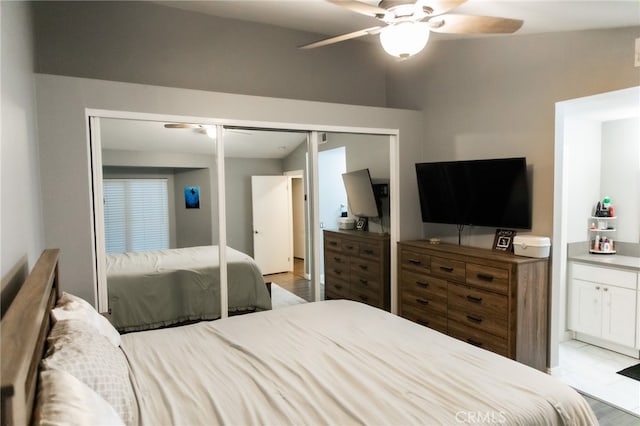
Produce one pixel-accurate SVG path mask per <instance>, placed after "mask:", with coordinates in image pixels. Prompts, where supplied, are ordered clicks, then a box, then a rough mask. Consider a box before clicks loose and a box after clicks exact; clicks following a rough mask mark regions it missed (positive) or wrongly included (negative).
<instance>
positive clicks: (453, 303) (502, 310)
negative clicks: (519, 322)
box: [448, 283, 509, 327]
mask: <svg viewBox="0 0 640 426" xmlns="http://www.w3.org/2000/svg"><path fill="white" fill-rule="evenodd" d="M448 303H449V308H455V309H458V310H460V311H462V312H467V313H470V314H476V315H479V316H481V317H482V318H493V319H495V320H497V321H501V322H503V324H504V326H505V327H506V321H507V318H508V314H509V300H508V298H507V296H503V295H501V294H495V293H491V292H488V291H484V290H478V289H476V288H473V287H468V286H464V285H459V284H453V283H449V294H448Z"/></svg>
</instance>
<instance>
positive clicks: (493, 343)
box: [447, 320, 509, 357]
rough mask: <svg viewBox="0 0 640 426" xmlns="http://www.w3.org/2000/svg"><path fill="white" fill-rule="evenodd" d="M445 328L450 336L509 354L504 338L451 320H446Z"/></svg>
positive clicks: (496, 351)
mask: <svg viewBox="0 0 640 426" xmlns="http://www.w3.org/2000/svg"><path fill="white" fill-rule="evenodd" d="M447 330H448V332H449V336H451V337H455V338H456V339H460V340H462V341H464V342H467V343H469V344H471V345H474V346H478V347H480V348H483V349H487V350H489V351H491V352H495V353H497V354H499V355H503V356H507V357H508V356H509V350H508V347H507V340H506V339H503V338H501V337H497V336H493V335H491V334H489V333H485V332H483V331H481V330H477V329H475V328H471V327H467V326H465V325H464V324H460V323H458V322H456V321H452V320H449V321H448V322H447Z"/></svg>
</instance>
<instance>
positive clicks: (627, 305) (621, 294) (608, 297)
mask: <svg viewBox="0 0 640 426" xmlns="http://www.w3.org/2000/svg"><path fill="white" fill-rule="evenodd" d="M636 297H637V296H636V292H635V291H633V290H629V289H626V288H620V287H613V286H603V287H602V338H603V339H607V340H610V341H612V342H615V343H619V344H621V345H625V346H629V347H633V346H635V339H636V327H635V319H636Z"/></svg>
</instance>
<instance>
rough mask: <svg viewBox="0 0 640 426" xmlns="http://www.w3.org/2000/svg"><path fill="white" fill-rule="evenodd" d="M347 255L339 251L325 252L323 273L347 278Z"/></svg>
mask: <svg viewBox="0 0 640 426" xmlns="http://www.w3.org/2000/svg"><path fill="white" fill-rule="evenodd" d="M349 269H350V267H349V257H347V256H345V255H342V254H340V253H328V252H327V253H325V259H324V274H325V275H326V276H331V277H336V278H341V279H343V280H347V281H348V280H349Z"/></svg>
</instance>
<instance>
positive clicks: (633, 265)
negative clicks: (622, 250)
mask: <svg viewBox="0 0 640 426" xmlns="http://www.w3.org/2000/svg"><path fill="white" fill-rule="evenodd" d="M567 260H575V261H578V262H584V263H591V264H593V265H600V266H611V267H616V268H621V269H629V270H632V271H635V272H640V257H632V256H622V255H619V254H590V253H585V254H576V255H572V256H569V257H568V258H567Z"/></svg>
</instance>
